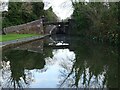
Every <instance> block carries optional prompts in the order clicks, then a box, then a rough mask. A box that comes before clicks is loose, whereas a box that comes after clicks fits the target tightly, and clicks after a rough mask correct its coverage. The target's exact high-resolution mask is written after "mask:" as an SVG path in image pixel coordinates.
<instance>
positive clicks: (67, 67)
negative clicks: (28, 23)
mask: <svg viewBox="0 0 120 90" xmlns="http://www.w3.org/2000/svg"><path fill="white" fill-rule="evenodd" d="M0 72H2V77H0V78H1V81H0V83H1V85H2V88H13V87H14V88H76V87H80V88H118V51H117V49H116V48H115V47H112V46H109V45H107V44H100V43H96V42H92V41H90V40H86V39H83V38H80V37H69V36H61V35H60V36H59V35H58V36H52V37H47V38H45V39H41V40H37V41H34V42H30V43H27V44H24V45H21V46H18V47H15V48H13V49H10V50H5V51H3V53H2V68H1V69H0Z"/></svg>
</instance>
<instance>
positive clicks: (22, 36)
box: [0, 34, 39, 42]
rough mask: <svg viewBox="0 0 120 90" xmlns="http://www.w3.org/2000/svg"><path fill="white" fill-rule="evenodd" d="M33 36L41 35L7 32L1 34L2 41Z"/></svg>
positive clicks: (0, 39) (0, 40)
mask: <svg viewBox="0 0 120 90" xmlns="http://www.w3.org/2000/svg"><path fill="white" fill-rule="evenodd" d="M32 36H39V35H37V34H7V35H0V42H4V41H10V40H16V39H21V38H27V37H32Z"/></svg>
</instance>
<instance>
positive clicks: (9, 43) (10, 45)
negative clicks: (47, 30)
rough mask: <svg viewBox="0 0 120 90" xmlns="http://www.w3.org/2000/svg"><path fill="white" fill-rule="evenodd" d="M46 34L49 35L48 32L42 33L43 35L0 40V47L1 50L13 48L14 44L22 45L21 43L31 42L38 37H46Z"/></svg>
mask: <svg viewBox="0 0 120 90" xmlns="http://www.w3.org/2000/svg"><path fill="white" fill-rule="evenodd" d="M47 36H50V34H47V35H43V36H33V37H29V38H23V39H17V40H11V41H5V42H0V48H2V50H4V49H9V48H13V47H15V46H18V45H22V44H25V43H28V42H32V41H35V40H39V39H42V38H44V37H47Z"/></svg>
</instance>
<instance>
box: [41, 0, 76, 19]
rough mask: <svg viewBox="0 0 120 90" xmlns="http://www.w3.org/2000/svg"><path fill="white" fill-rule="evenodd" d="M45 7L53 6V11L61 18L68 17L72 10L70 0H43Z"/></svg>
mask: <svg viewBox="0 0 120 90" xmlns="http://www.w3.org/2000/svg"><path fill="white" fill-rule="evenodd" d="M43 2H44V4H45V7H44V9H45V10H46V9H48V8H49V7H52V8H53V12H54V13H55V14H56V15H57V16H58V17H59V18H60V19H61V20H62V19H66V18H68V17H70V16H71V15H72V13H73V11H74V9H73V7H72V2H71V1H70V0H43Z"/></svg>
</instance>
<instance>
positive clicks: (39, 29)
mask: <svg viewBox="0 0 120 90" xmlns="http://www.w3.org/2000/svg"><path fill="white" fill-rule="evenodd" d="M4 31H5V32H6V33H7V34H11V33H16V34H43V33H44V32H43V23H42V19H39V20H35V21H32V22H29V23H26V24H21V25H17V26H11V27H7V28H4Z"/></svg>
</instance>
